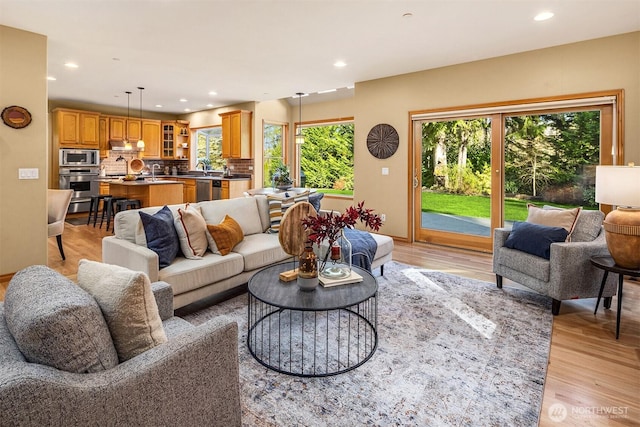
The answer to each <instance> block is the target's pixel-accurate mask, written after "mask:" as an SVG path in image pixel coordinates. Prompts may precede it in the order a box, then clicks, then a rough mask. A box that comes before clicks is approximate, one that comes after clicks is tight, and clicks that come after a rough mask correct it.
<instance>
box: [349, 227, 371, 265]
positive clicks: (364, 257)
mask: <svg viewBox="0 0 640 427" xmlns="http://www.w3.org/2000/svg"><path fill="white" fill-rule="evenodd" d="M344 235H345V236H346V238H347V239H348V240H349V242H351V264H352V265H355V266H356V267H360V268H363V269H365V270H367V271H369V272H370V271H371V261H373V257H374V256H375V254H376V250H378V244H377V243H376V241H375V239H374V238H373V237H371V234H369V233H367V232H366V231H361V230H356V229H352V228H345V229H344Z"/></svg>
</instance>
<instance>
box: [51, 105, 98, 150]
mask: <svg viewBox="0 0 640 427" xmlns="http://www.w3.org/2000/svg"><path fill="white" fill-rule="evenodd" d="M99 121H100V114H99V113H92V112H89V111H77V110H66V109H56V110H54V138H57V141H54V143H57V145H58V147H59V148H95V149H98V148H99V126H100V124H99Z"/></svg>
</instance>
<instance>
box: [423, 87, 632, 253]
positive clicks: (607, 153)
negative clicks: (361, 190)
mask: <svg viewBox="0 0 640 427" xmlns="http://www.w3.org/2000/svg"><path fill="white" fill-rule="evenodd" d="M608 99H609V98H606V99H604V101H603V100H602V99H601V98H597V100H599V101H601V102H597V101H594V100H593V99H592V98H589V99H588V100H585V101H584V103H585V104H588V105H579V104H578V105H575V106H571V107H564V108H563V104H562V102H556V103H545V105H544V106H545V108H544V109H539V107H540V105H541V104H540V103H532V104H531V105H530V107H531V108H530V109H527V108H523V106H518V108H515V107H510V108H502V109H501V108H499V107H486V108H480V109H475V110H474V111H471V110H460V111H458V112H455V111H452V112H450V113H449V112H443V113H427V114H414V115H413V126H412V128H413V135H412V139H413V145H414V149H413V153H414V162H413V172H412V173H413V194H414V216H413V220H414V239H415V240H416V241H423V242H430V243H437V244H444V245H449V246H457V247H463V248H469V249H475V250H483V251H490V250H491V248H492V236H493V229H494V228H496V227H501V226H503V225H504V224H507V225H508V224H509V223H511V222H513V221H524V220H525V219H526V217H527V204H529V203H534V204H536V205H539V206H543V205H551V206H558V207H574V206H581V207H583V208H585V209H598V206H597V204H596V203H595V200H594V190H595V187H594V183H595V166H596V165H598V164H614V163H613V162H614V159H613V157H614V155H615V154H616V153H617V154H618V155H620V154H621V153H619V151H621V149H622V147H621V146H619V147H618V146H617V145H616V146H615V147H614V144H613V141H614V131H615V123H616V120H614V117H615V114H614V106H615V102H606V101H607V100H608ZM525 107H526V106H525ZM470 113H474V114H470Z"/></svg>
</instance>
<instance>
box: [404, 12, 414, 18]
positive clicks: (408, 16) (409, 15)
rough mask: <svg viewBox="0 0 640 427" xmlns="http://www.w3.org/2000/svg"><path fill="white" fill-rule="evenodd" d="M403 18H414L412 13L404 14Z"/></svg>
mask: <svg viewBox="0 0 640 427" xmlns="http://www.w3.org/2000/svg"><path fill="white" fill-rule="evenodd" d="M402 17H403V18H411V17H413V13H411V12H407V13H403V14H402Z"/></svg>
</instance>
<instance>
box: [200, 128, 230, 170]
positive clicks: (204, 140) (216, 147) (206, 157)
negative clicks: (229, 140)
mask: <svg viewBox="0 0 640 427" xmlns="http://www.w3.org/2000/svg"><path fill="white" fill-rule="evenodd" d="M195 139H196V144H195V145H196V164H195V166H196V167H198V165H199V164H200V163H204V164H205V165H207V166H208V167H209V169H214V170H220V169H222V167H223V166H224V165H225V164H226V162H225V160H224V159H223V158H222V126H215V127H211V128H203V129H198V130H196V131H195ZM203 169H206V168H203Z"/></svg>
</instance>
